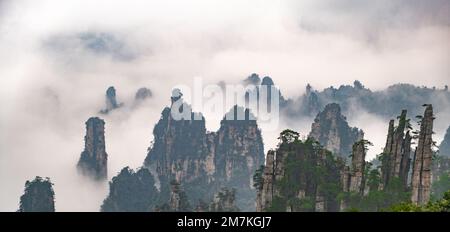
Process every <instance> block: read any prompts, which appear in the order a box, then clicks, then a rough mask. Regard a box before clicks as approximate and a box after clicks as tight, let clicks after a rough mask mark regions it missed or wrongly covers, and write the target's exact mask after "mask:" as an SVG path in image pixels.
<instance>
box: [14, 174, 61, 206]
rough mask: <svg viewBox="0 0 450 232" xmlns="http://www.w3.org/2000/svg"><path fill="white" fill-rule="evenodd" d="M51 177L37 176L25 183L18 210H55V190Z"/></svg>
mask: <svg viewBox="0 0 450 232" xmlns="http://www.w3.org/2000/svg"><path fill="white" fill-rule="evenodd" d="M52 185H53V184H52V182H51V181H50V179H49V178H45V179H44V178H42V177H39V176H36V178H35V179H34V180H32V181H27V182H26V183H25V193H24V194H23V195H22V196H21V197H20V206H19V210H18V212H55V192H54V191H53V187H52Z"/></svg>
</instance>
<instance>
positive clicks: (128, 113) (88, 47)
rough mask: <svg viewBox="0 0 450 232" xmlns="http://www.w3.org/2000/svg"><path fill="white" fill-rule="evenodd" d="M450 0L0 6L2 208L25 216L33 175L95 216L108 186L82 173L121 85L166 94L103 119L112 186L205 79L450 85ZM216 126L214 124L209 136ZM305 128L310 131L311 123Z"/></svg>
mask: <svg viewBox="0 0 450 232" xmlns="http://www.w3.org/2000/svg"><path fill="white" fill-rule="evenodd" d="M449 2H450V1H448V0H427V1H419V0H378V1H360V0H342V1H333V0H322V1H317V0H306V1H294V0H270V1H267V0H247V1H245V0H227V1H217V0H197V1H194V0H193V1H187V0H158V1H144V0H141V1H138V0H119V1H107V0H96V1H92V0H67V1H58V0H54V1H50V0H42V1H34V0H28V1H22V0H0V105H1V108H0V182H2V188H1V190H0V210H7V211H12V210H16V209H17V208H18V200H19V197H20V195H21V194H22V192H23V185H24V183H25V181H26V180H27V179H31V178H33V177H34V176H36V175H42V176H50V177H51V178H52V180H53V182H55V191H56V199H57V203H56V207H57V210H98V208H99V206H100V203H101V201H102V200H103V199H104V197H105V194H106V184H105V185H102V186H95V185H92V186H91V185H89V184H86V181H84V180H83V179H80V178H79V177H77V175H76V173H75V163H76V161H77V160H78V158H79V154H80V153H81V151H82V149H83V136H84V122H85V121H86V120H87V119H88V118H89V117H90V116H92V115H95V114H96V113H97V112H98V110H100V109H101V108H102V107H103V106H104V92H105V90H106V88H107V87H108V86H111V85H114V86H115V87H116V89H117V92H118V97H119V101H122V102H125V103H127V102H128V103H130V102H131V101H132V98H133V96H134V93H135V91H136V90H137V89H138V88H140V87H148V88H150V89H151V90H152V91H153V92H154V96H155V97H154V98H153V99H152V100H151V101H149V102H147V103H146V105H145V106H144V107H139V108H137V109H134V108H133V109H132V108H131V107H125V109H122V110H121V111H119V112H117V113H115V114H113V115H110V116H107V117H106V118H105V120H106V133H107V138H106V140H107V152H108V153H109V155H110V160H109V162H110V169H109V176H110V177H112V175H115V173H116V172H117V171H118V170H120V168H122V167H124V166H126V165H130V166H132V167H134V168H135V167H138V166H140V165H141V164H142V161H143V160H144V158H145V155H146V150H147V148H148V146H149V145H150V141H151V139H152V135H151V133H152V129H153V125H154V124H155V123H156V122H157V119H158V118H159V114H160V112H161V110H162V107H163V106H165V105H167V104H169V95H170V89H171V88H172V87H173V86H174V85H178V84H188V85H189V84H190V83H191V82H192V80H193V78H194V77H202V78H203V80H204V82H205V83H217V82H219V81H226V82H230V83H237V82H239V81H240V80H242V79H244V78H245V77H247V76H248V75H249V74H251V73H253V72H256V73H259V74H260V75H261V76H264V75H269V76H271V77H272V78H273V79H274V81H275V83H276V84H278V85H279V86H280V88H281V89H282V91H283V93H284V95H286V96H287V97H296V96H299V95H301V94H302V93H303V92H304V88H305V85H306V83H311V84H312V85H313V86H314V87H315V88H317V89H322V88H325V87H328V86H330V85H334V86H338V85H340V84H351V83H353V81H354V80H355V79H358V80H360V81H361V82H362V83H363V84H364V85H365V86H366V87H369V88H371V89H374V90H377V89H383V88H385V87H387V86H388V85H390V84H395V83H400V82H402V83H411V84H415V85H420V86H422V85H426V86H430V87H431V86H436V87H439V88H442V87H443V86H444V85H446V84H449V79H450V76H449V74H450V68H449V64H450V43H449V41H450V30H449V26H450V12H449V11H450V3H449ZM129 105H130V104H128V106H129ZM216 116H217V117H216V118H214V117H212V118H209V119H208V118H207V120H208V121H207V123H209V124H208V128H209V129H210V130H215V129H217V127H218V121H219V120H220V117H221V116H218V115H216ZM368 121H370V122H371V123H367V122H368ZM352 122H353V123H355V124H357V126H360V127H362V128H363V129H365V130H366V135H367V136H369V137H370V136H371V137H372V138H373V139H372V140H375V142H376V143H377V144H378V147H377V148H376V149H377V150H379V149H380V146H381V144H382V143H383V140H384V134H385V133H386V130H385V122H384V121H383V120H381V119H378V118H375V117H374V116H372V115H367V114H364V115H362V116H361V118H355V119H352ZM280 127H282V126H280ZM296 127H297V128H296V129H298V130H300V132H301V133H303V134H306V133H307V132H308V131H307V130H308V129H309V128H310V122H304V123H303V122H298V123H297V124H296ZM364 127H366V128H364ZM377 128H383V129H382V130H381V129H380V130H376V129H377ZM368 130H371V131H373V132H371V133H372V134H370V132H367V131H368ZM375 130H376V131H375ZM269 136H270V137H275V134H273V135H272V134H267V135H265V137H264V138H265V141H266V146H268V145H267V144H269V145H270V147H273V145H274V140H270V138H269ZM437 136H438V137H442V135H440V134H438V135H437ZM266 138H268V139H266ZM369 140H371V138H369ZM266 149H267V147H266ZM374 154H376V152H372V153H371V156H372V157H373V156H374ZM81 183H83V184H81ZM79 202H81V204H80V203H79Z"/></svg>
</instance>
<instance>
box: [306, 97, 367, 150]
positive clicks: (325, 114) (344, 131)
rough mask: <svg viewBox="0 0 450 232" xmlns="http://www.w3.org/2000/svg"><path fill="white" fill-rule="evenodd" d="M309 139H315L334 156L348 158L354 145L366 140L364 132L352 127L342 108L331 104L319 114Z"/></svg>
mask: <svg viewBox="0 0 450 232" xmlns="http://www.w3.org/2000/svg"><path fill="white" fill-rule="evenodd" d="M309 137H311V138H314V139H315V140H316V141H318V142H319V143H320V144H321V145H323V146H324V147H325V148H326V149H327V150H329V151H331V152H333V154H337V155H340V156H341V157H344V158H346V157H348V156H349V154H350V153H351V152H352V147H353V144H354V143H355V142H357V141H360V140H362V139H363V138H364V132H363V131H362V130H360V129H358V128H356V127H353V128H352V127H350V126H349V125H348V123H347V119H346V118H345V116H344V115H342V113H341V107H340V106H339V105H338V104H336V103H331V104H328V105H326V106H325V109H324V110H323V111H322V112H319V113H318V114H317V116H316V118H315V119H314V123H313V124H312V126H311V132H310V133H309Z"/></svg>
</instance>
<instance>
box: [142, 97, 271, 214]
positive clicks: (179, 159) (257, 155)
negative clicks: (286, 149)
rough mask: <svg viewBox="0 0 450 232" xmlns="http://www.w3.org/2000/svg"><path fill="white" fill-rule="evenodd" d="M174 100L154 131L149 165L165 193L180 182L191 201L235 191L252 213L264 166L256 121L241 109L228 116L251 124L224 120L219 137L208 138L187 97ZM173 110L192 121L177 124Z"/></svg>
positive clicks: (199, 117) (200, 117) (202, 120)
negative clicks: (255, 177)
mask: <svg viewBox="0 0 450 232" xmlns="http://www.w3.org/2000/svg"><path fill="white" fill-rule="evenodd" d="M171 100H172V101H171V102H172V104H171V107H170V108H169V107H167V108H165V109H164V110H163V112H162V117H161V119H160V120H159V122H158V123H157V124H156V126H155V128H154V130H153V133H154V142H153V145H152V147H151V148H149V152H148V155H147V157H146V159H145V162H144V166H146V167H148V168H149V169H150V170H151V171H152V173H155V176H157V177H158V182H159V183H160V185H161V191H166V192H169V188H170V184H169V182H170V180H172V179H174V180H176V181H177V182H178V183H180V184H182V185H183V186H185V190H186V194H187V195H188V197H189V199H193V200H197V199H205V200H209V199H212V197H213V195H214V193H215V192H217V191H218V190H219V189H220V188H221V187H235V188H237V189H238V191H237V193H236V195H237V200H238V202H241V203H242V204H243V205H244V208H245V209H246V210H252V207H254V206H252V205H253V203H252V202H254V194H255V191H254V189H252V178H251V177H252V175H253V173H254V172H255V170H256V169H257V168H258V167H259V166H260V165H261V164H263V163H264V151H263V143H262V137H261V132H260V130H259V128H258V126H257V124H256V121H255V120H253V119H252V118H253V116H251V115H250V112H249V111H248V110H245V109H243V108H241V107H237V106H235V107H233V109H232V110H231V111H230V112H229V113H228V114H227V115H228V116H230V115H231V116H233V115H237V114H239V115H244V116H245V118H232V117H224V119H223V120H222V121H221V127H220V129H219V130H218V131H217V132H207V131H206V128H205V119H204V118H203V116H201V114H196V113H193V112H190V107H189V105H187V104H185V103H184V102H183V98H182V95H180V94H179V95H176V96H172V99H171ZM174 107H180V109H175V108H174ZM172 110H178V111H179V112H184V111H185V110H186V111H187V112H188V114H187V115H190V117H188V118H187V119H186V118H184V119H179V120H178V119H175V118H174V117H173V115H172V113H171V112H172ZM185 113H186V112H185ZM167 200H168V199H167Z"/></svg>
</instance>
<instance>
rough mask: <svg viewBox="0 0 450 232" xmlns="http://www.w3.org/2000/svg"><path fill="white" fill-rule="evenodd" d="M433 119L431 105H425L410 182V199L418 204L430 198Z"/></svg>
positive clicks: (426, 201)
mask: <svg viewBox="0 0 450 232" xmlns="http://www.w3.org/2000/svg"><path fill="white" fill-rule="evenodd" d="M433 120H434V115H433V107H432V105H426V109H425V113H424V116H423V117H422V119H421V122H420V133H419V137H418V140H419V141H418V144H417V148H416V151H415V154H414V166H413V173H412V183H411V186H412V195H411V201H412V202H413V203H416V204H419V205H423V204H426V203H428V201H429V200H430V190H431V189H430V188H431V162H432V157H433V150H432V149H431V148H432V146H433V138H432V135H433Z"/></svg>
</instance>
